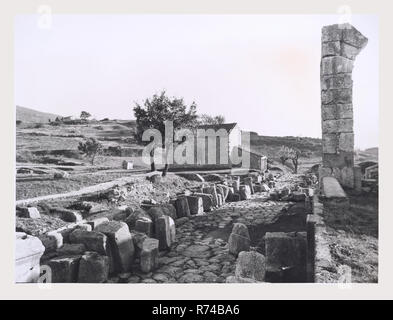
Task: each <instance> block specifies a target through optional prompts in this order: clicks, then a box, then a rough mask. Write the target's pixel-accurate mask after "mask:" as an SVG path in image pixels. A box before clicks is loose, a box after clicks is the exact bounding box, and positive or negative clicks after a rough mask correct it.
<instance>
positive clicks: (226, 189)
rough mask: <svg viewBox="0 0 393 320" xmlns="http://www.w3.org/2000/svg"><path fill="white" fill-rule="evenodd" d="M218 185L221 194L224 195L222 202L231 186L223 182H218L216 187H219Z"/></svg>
mask: <svg viewBox="0 0 393 320" xmlns="http://www.w3.org/2000/svg"><path fill="white" fill-rule="evenodd" d="M219 187H220V188H221V189H222V195H223V197H224V202H225V201H226V199H227V198H228V194H229V191H230V189H232V187H228V186H227V185H224V184H218V185H217V188H219ZM232 192H233V191H232Z"/></svg>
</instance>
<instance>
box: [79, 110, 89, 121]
mask: <svg viewBox="0 0 393 320" xmlns="http://www.w3.org/2000/svg"><path fill="white" fill-rule="evenodd" d="M90 117H91V114H90V113H89V112H87V111H82V112H81V115H80V118H81V119H82V120H87V119H88V118H90Z"/></svg>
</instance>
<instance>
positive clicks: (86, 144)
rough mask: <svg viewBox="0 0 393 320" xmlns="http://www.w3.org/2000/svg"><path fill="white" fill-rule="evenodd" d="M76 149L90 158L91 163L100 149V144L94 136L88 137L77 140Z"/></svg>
mask: <svg viewBox="0 0 393 320" xmlns="http://www.w3.org/2000/svg"><path fill="white" fill-rule="evenodd" d="M78 150H79V151H80V152H82V153H83V154H84V155H85V156H86V157H88V158H90V163H91V165H93V164H94V159H95V157H96V155H97V154H99V153H100V152H101V150H102V144H101V143H100V142H99V141H98V140H97V139H95V138H88V139H85V140H84V141H81V142H79V145H78Z"/></svg>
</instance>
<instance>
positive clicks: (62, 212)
mask: <svg viewBox="0 0 393 320" xmlns="http://www.w3.org/2000/svg"><path fill="white" fill-rule="evenodd" d="M54 213H55V214H56V215H58V216H59V217H60V219H62V220H64V221H66V222H79V221H82V220H83V218H82V215H81V214H80V213H78V212H76V211H72V210H68V209H62V208H56V209H54Z"/></svg>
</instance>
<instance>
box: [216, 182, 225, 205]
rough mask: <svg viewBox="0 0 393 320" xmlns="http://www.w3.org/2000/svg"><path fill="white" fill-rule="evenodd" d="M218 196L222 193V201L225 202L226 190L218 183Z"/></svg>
mask: <svg viewBox="0 0 393 320" xmlns="http://www.w3.org/2000/svg"><path fill="white" fill-rule="evenodd" d="M216 190H217V196H218V195H220V196H221V199H222V203H224V202H225V192H224V189H223V188H222V187H221V185H216Z"/></svg>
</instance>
